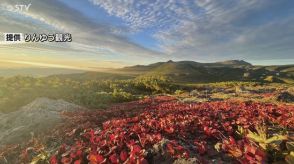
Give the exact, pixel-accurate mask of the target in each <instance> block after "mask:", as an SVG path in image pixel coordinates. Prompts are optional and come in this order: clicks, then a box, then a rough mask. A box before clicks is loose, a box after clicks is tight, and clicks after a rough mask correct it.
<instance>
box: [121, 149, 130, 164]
mask: <svg viewBox="0 0 294 164" xmlns="http://www.w3.org/2000/svg"><path fill="white" fill-rule="evenodd" d="M127 159H128V153H127V152H126V151H124V150H123V151H121V152H120V160H122V161H123V162H124V161H126V160H127Z"/></svg>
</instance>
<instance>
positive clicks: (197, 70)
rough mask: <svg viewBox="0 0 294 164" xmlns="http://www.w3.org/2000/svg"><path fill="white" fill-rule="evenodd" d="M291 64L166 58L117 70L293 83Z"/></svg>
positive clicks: (176, 77)
mask: <svg viewBox="0 0 294 164" xmlns="http://www.w3.org/2000/svg"><path fill="white" fill-rule="evenodd" d="M293 70H294V66H293V65H286V66H253V65H252V64H250V63H248V62H246V61H243V60H228V61H223V62H216V63H199V62H194V61H178V62H174V61H171V60H170V61H167V62H158V63H154V64H150V65H146V66H144V65H136V66H132V67H125V68H123V69H120V70H119V71H120V72H124V73H127V74H140V75H163V76H168V77H170V78H171V79H172V80H174V81H175V82H218V81H232V80H233V81H258V82H289V83H292V82H293V78H294V74H293Z"/></svg>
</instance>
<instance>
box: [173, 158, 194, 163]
mask: <svg viewBox="0 0 294 164" xmlns="http://www.w3.org/2000/svg"><path fill="white" fill-rule="evenodd" d="M195 163H199V162H198V161H197V159H196V158H189V159H177V160H175V161H174V162H173V164H195Z"/></svg>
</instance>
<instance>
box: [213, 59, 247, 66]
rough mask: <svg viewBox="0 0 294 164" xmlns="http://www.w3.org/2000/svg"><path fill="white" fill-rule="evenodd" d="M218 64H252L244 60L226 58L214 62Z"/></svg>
mask: <svg viewBox="0 0 294 164" xmlns="http://www.w3.org/2000/svg"><path fill="white" fill-rule="evenodd" d="M216 63H218V64H223V65H242V66H252V64H251V63H248V62H246V61H244V60H226V61H222V62H216Z"/></svg>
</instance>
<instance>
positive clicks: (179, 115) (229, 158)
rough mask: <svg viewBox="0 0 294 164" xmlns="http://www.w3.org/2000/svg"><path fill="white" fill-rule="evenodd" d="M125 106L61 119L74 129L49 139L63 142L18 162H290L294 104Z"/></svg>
mask: <svg viewBox="0 0 294 164" xmlns="http://www.w3.org/2000/svg"><path fill="white" fill-rule="evenodd" d="M126 104H127V105H120V106H114V107H113V108H112V109H110V110H107V111H92V112H80V113H64V117H65V118H67V119H68V120H69V123H68V124H67V125H64V126H61V127H59V128H57V129H56V130H54V131H53V132H52V133H51V136H50V137H49V138H51V140H54V139H56V140H58V141H56V142H55V146H52V142H51V144H47V145H45V146H44V145H42V146H39V148H36V147H31V148H30V149H28V148H26V149H24V150H23V151H22V154H21V156H20V158H21V159H22V160H23V161H26V160H27V161H29V160H33V161H34V162H35V163H38V162H40V161H43V162H44V161H47V162H50V163H51V164H57V163H63V164H69V163H74V164H80V163H91V164H96V163H134V164H135V163H160V162H167V163H172V162H174V161H177V160H182V161H185V160H186V162H187V163H188V161H193V162H194V163H195V162H196V163H213V162H217V163H269V162H275V161H285V160H286V161H287V162H289V163H291V162H293V157H294V156H293V154H294V150H293V148H294V144H293V142H292V140H293V129H294V117H293V114H294V106H293V105H285V104H281V105H273V104H265V103H257V102H239V101H219V102H203V103H181V102H179V101H177V100H176V99H175V98H173V97H166V96H162V97H156V98H147V99H144V100H141V101H136V102H132V103H126ZM49 138H47V140H48V139H49ZM56 145H57V146H56ZM32 152H34V153H32ZM31 154H34V155H35V156H32V157H30V156H31ZM32 158H33V159H32ZM191 159H193V160H191Z"/></svg>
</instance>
